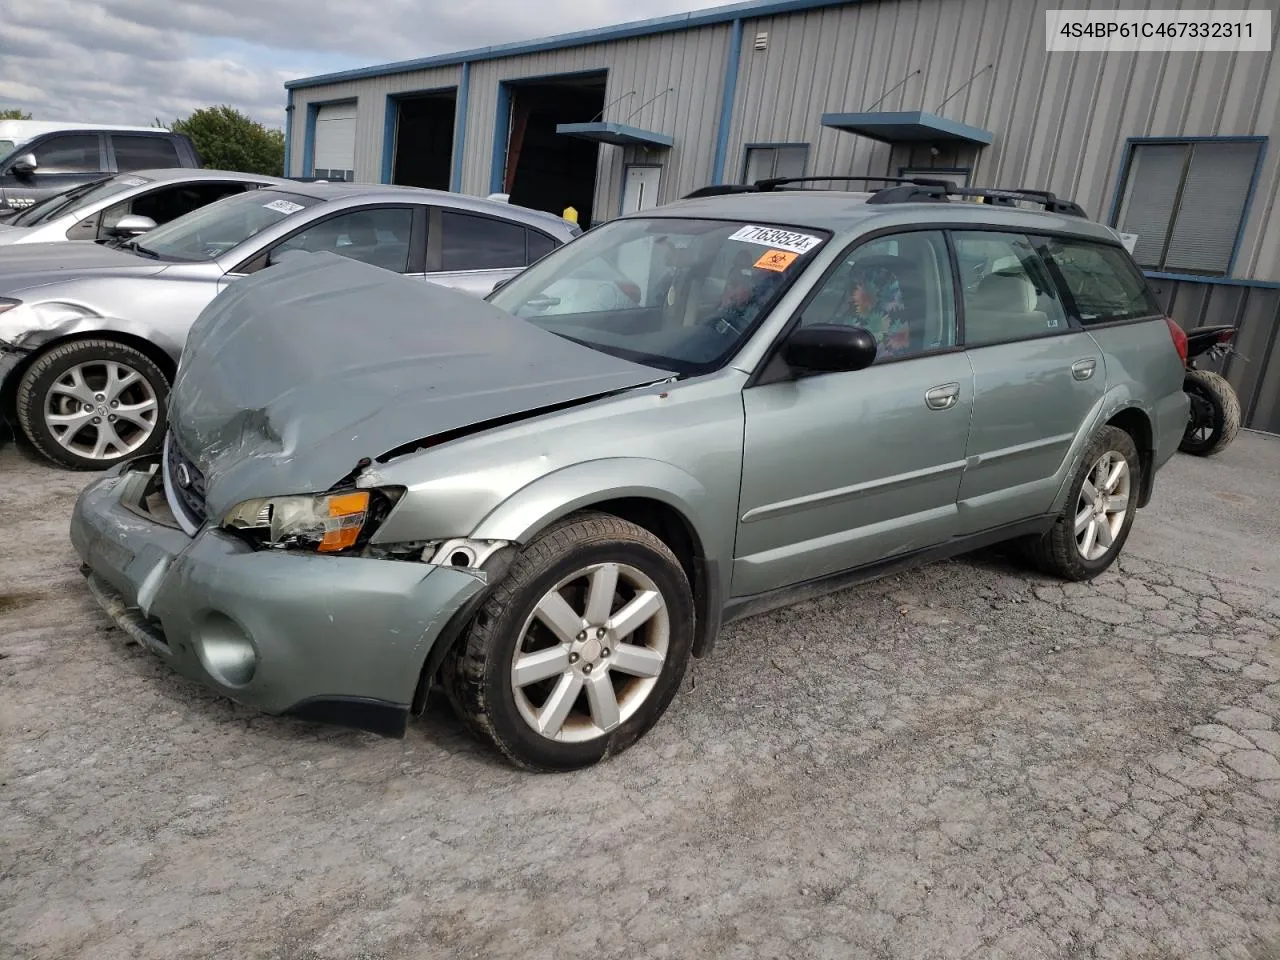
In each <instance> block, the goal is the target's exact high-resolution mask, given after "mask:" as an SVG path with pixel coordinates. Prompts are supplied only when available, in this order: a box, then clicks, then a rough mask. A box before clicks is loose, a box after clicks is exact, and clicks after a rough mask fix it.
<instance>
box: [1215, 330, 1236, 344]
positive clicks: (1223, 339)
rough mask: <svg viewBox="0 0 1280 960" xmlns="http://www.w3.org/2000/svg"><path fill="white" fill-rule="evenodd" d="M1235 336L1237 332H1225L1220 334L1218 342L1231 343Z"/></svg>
mask: <svg viewBox="0 0 1280 960" xmlns="http://www.w3.org/2000/svg"><path fill="white" fill-rule="evenodd" d="M1235 335H1236V332H1235V331H1234V330H1223V331H1222V332H1221V333H1220V334H1218V342H1219V343H1230V342H1231V338H1232V337H1234V336H1235Z"/></svg>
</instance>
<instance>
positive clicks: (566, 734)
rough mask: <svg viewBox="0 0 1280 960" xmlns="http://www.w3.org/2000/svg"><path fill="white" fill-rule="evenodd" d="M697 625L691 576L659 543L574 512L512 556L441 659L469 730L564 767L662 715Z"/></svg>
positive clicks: (510, 754)
mask: <svg viewBox="0 0 1280 960" xmlns="http://www.w3.org/2000/svg"><path fill="white" fill-rule="evenodd" d="M693 631H694V613H693V599H692V593H691V591H690V589H689V581H688V578H687V577H686V576H685V572H684V569H683V568H682V567H681V566H680V562H679V561H678V560H677V559H676V558H675V556H674V555H673V554H672V553H671V551H670V549H668V548H667V546H666V544H664V543H663V542H662V541H661V540H659V539H658V538H657V537H655V536H654V535H653V534H651V533H649V531H647V530H645V529H643V528H641V527H638V526H636V525H635V524H632V523H628V522H626V521H624V520H620V519H618V518H617V517H613V516H610V515H607V514H599V513H593V514H580V515H578V516H575V517H571V518H569V519H568V520H566V521H564V522H562V523H560V524H557V525H556V526H554V527H552V528H550V529H549V530H547V531H546V532H545V533H543V534H542V535H541V536H539V537H538V538H537V539H536V540H534V541H533V542H531V543H530V544H529V545H528V546H527V547H526V548H525V549H524V550H523V551H522V552H521V553H520V554H519V556H518V557H517V558H516V559H515V561H514V562H513V563H512V565H511V568H510V570H509V571H508V572H507V575H506V577H505V578H504V579H503V580H502V582H501V583H499V584H498V585H497V587H496V588H495V589H494V593H493V595H492V596H491V597H490V598H489V599H488V600H487V601H486V602H485V604H484V605H483V606H482V607H481V609H480V612H479V613H478V614H477V615H476V618H475V620H474V621H473V623H472V624H471V626H470V628H469V629H468V631H467V633H466V634H465V635H464V636H463V637H462V638H461V639H460V640H459V642H458V645H457V646H456V647H455V648H454V649H453V650H452V651H451V652H450V654H449V656H448V657H447V658H446V660H445V662H444V664H443V666H442V668H441V673H442V680H443V686H444V689H445V692H446V694H447V695H448V697H449V701H450V703H451V704H452V705H453V708H454V711H455V712H456V713H457V714H458V716H459V717H460V718H461V719H462V720H463V721H464V722H465V723H466V724H467V726H468V727H469V728H470V729H471V731H472V732H473V733H474V734H476V735H477V736H478V737H480V738H481V739H482V740H486V741H488V742H489V743H491V744H492V745H493V746H495V747H496V748H497V749H498V750H499V751H500V752H501V753H502V754H503V755H505V756H506V757H507V758H508V759H509V760H511V761H512V762H513V763H515V764H517V765H519V766H522V767H526V768H529V769H534V770H572V769H575V768H578V767H584V766H589V765H590V764H593V763H596V762H598V761H600V760H602V759H604V758H605V757H606V756H608V755H610V754H612V753H619V752H621V751H622V750H624V749H626V748H627V747H629V746H630V745H631V744H633V743H635V741H636V740H638V739H639V738H640V737H641V736H642V735H643V734H644V733H645V732H646V731H648V730H649V728H650V727H652V726H653V725H654V724H655V723H656V722H657V721H658V718H659V717H661V716H662V714H663V712H664V711H665V710H666V709H667V706H668V704H670V703H671V699H672V698H673V697H674V696H675V693H676V690H677V689H678V688H679V686H680V681H681V679H682V678H683V677H684V672H685V668H686V667H687V665H688V662H689V655H690V651H691V649H692V645H693Z"/></svg>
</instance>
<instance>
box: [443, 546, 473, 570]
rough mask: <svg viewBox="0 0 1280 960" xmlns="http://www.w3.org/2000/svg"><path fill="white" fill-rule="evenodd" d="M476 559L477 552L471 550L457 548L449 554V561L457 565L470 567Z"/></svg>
mask: <svg viewBox="0 0 1280 960" xmlns="http://www.w3.org/2000/svg"><path fill="white" fill-rule="evenodd" d="M475 560H476V558H475V554H473V553H472V552H471V551H470V550H455V551H453V553H451V554H450V555H449V563H450V564H452V565H453V566H455V567H469V566H471V565H472V564H473V563H475Z"/></svg>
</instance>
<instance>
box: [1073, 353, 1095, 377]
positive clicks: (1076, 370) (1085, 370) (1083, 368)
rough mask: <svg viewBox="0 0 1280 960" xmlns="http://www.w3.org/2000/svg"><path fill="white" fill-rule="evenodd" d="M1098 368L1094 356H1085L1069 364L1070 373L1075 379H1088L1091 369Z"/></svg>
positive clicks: (1090, 375)
mask: <svg viewBox="0 0 1280 960" xmlns="http://www.w3.org/2000/svg"><path fill="white" fill-rule="evenodd" d="M1097 369H1098V361H1097V359H1096V358H1094V357H1085V358H1084V359H1083V360H1077V361H1076V362H1075V363H1073V364H1072V365H1071V375H1072V376H1073V377H1075V378H1076V379H1077V380H1088V379H1089V378H1090V377H1092V376H1093V371H1094V370H1097Z"/></svg>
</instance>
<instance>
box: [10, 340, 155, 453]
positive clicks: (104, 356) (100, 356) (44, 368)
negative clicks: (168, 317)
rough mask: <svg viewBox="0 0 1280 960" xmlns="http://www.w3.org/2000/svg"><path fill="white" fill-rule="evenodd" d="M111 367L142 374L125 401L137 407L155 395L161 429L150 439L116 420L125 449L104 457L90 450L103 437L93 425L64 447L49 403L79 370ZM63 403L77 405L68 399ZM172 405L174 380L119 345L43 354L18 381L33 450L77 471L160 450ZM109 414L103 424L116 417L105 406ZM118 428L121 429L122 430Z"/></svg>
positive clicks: (85, 344)
mask: <svg viewBox="0 0 1280 960" xmlns="http://www.w3.org/2000/svg"><path fill="white" fill-rule="evenodd" d="M108 363H111V364H118V365H119V366H120V367H122V368H128V369H129V370H131V371H133V372H135V373H137V374H138V375H139V377H140V379H139V380H138V381H135V382H134V385H132V386H130V387H127V388H125V391H124V392H123V393H122V394H121V397H122V398H123V399H122V400H121V401H119V402H124V403H125V404H126V405H128V404H131V403H132V401H133V400H135V399H136V398H145V397H146V396H147V394H148V392H149V395H150V396H151V397H153V398H154V399H155V409H154V424H155V425H154V427H153V428H152V429H151V431H150V433H149V434H145V433H144V430H143V428H142V427H140V426H138V425H137V424H135V423H133V422H132V421H126V420H124V419H120V420H116V421H112V423H113V426H112V428H111V429H112V430H113V431H116V430H117V429H118V430H119V433H118V436H119V437H120V438H121V439H122V440H123V441H125V442H124V444H123V447H124V448H122V446H121V445H113V446H112V447H111V448H110V450H109V451H108V450H106V449H104V451H103V455H102V456H99V457H95V456H93V450H92V449H90V450H88V451H85V449H84V446H85V444H87V443H88V437H90V436H92V437H93V438H94V439H95V441H96V439H97V438H98V436H99V434H98V432H97V429H98V428H97V427H96V426H94V425H93V423H92V421H91V422H90V423H88V424H86V425H85V426H83V427H80V428H79V429H78V432H77V434H76V436H77V440H76V442H75V444H74V446H67V445H64V444H63V443H61V442H60V441H59V439H58V436H57V435H56V434H55V433H54V430H53V427H52V426H51V425H50V424H49V422H48V421H47V420H46V418H45V412H46V402H47V401H48V400H49V399H50V394H51V391H52V390H53V388H54V386H55V385H56V384H58V382H59V381H60V380H61V379H62V378H63V377H66V376H68V375H70V374H71V372H72V371H73V370H74V369H75V368H76V367H90V368H92V367H93V366H94V365H98V364H101V365H104V366H103V367H102V369H103V371H105V370H106V367H105V364H108ZM85 382H86V383H88V384H89V385H90V386H92V385H93V383H92V381H90V380H89V379H88V378H86V379H85ZM98 395H102V396H104V397H105V396H106V394H105V393H101V392H99V393H98V394H94V397H95V398H96V396H98ZM61 402H64V403H69V402H71V401H70V400H69V399H66V398H64V400H63V401H61ZM139 402H141V401H139ZM168 402H169V381H168V378H166V377H165V375H164V372H163V371H162V370H161V369H160V368H159V367H158V366H156V365H155V363H153V362H152V361H151V359H150V358H149V357H147V355H146V354H144V353H142V352H140V351H138V350H135V349H134V348H133V347H128V346H125V345H124V344H122V343H117V342H115V341H114V340H73V341H72V342H70V343H64V344H63V345H62V346H60V347H54V348H53V349H51V350H48V351H46V352H45V353H42V354H40V355H38V356H37V357H36V358H35V360H34V361H32V363H31V365H30V366H29V367H28V368H27V370H26V372H25V373H24V374H23V376H22V379H21V380H19V381H18V389H17V393H16V396H15V412H16V413H17V419H18V426H19V427H21V429H22V432H23V434H25V435H26V437H27V439H28V440H29V441H31V445H32V446H34V447H35V448H36V450H38V451H39V452H40V453H41V454H43V455H44V456H45V457H47V458H48V459H50V460H52V461H53V462H54V463H57V464H59V465H60V466H63V467H70V468H71V469H73V470H106V469H108V468H109V467H111V466H113V465H115V464H116V463H119V462H120V461H121V460H124V459H127V458H132V457H140V456H144V455H145V454H149V453H154V452H155V451H156V450H158V449H160V444H161V442H162V441H163V439H164V423H165V417H166V415H167V413H168ZM103 411H104V412H103V417H102V418H100V419H101V421H102V422H107V421H108V420H109V418H110V417H112V416H115V414H112V413H111V412H110V407H109V401H106V402H104V406H103ZM116 424H118V425H119V426H118V428H117V426H116ZM143 437H145V439H143V440H142V442H141V443H139V444H137V445H136V446H134V445H133V444H132V441H133V440H136V439H139V438H143ZM81 440H83V442H81Z"/></svg>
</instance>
